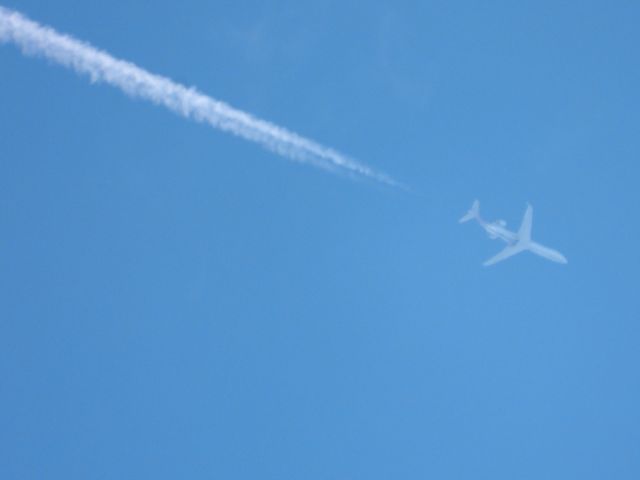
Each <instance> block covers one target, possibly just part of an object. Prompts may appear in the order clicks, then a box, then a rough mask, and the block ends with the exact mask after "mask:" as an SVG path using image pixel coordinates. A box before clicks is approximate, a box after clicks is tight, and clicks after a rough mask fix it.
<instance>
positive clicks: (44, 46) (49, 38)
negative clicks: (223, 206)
mask: <svg viewBox="0 0 640 480" xmlns="http://www.w3.org/2000/svg"><path fill="white" fill-rule="evenodd" d="M0 43H13V44H15V45H17V46H18V47H20V48H21V49H22V51H23V53H25V54H29V55H38V56H42V57H45V58H48V59H49V60H51V61H53V62H56V63H58V64H60V65H62V66H64V67H67V68H71V69H73V70H74V71H75V72H77V73H78V74H82V75H88V76H89V77H90V78H91V81H92V82H104V83H108V84H110V85H113V86H114V87H117V88H119V89H121V90H122V91H124V92H125V93H127V94H129V95H131V96H132V97H138V98H144V99H147V100H150V101H151V102H153V103H156V104H158V105H163V106H165V107H166V108H168V109H169V110H171V111H172V112H174V113H177V114H178V115H181V116H183V117H186V118H190V119H193V120H196V121H199V122H204V123H208V124H209V125H211V126H212V127H214V128H217V129H220V130H224V131H226V132H230V133H232V134H234V135H237V136H239V137H242V138H244V139H246V140H250V141H252V142H256V143H259V144H260V145H262V146H263V147H265V148H267V149H269V150H271V151H273V152H275V153H277V154H279V155H282V156H284V157H287V158H290V159H292V160H296V161H299V162H302V163H308V164H312V165H315V166H317V167H320V168H324V169H327V170H332V171H337V172H340V171H341V172H344V173H347V174H350V175H356V176H360V177H366V178H370V179H374V180H377V181H379V182H382V183H386V184H388V185H393V186H400V185H399V184H398V183H397V182H396V181H395V180H393V179H392V178H390V177H388V176H387V175H384V174H382V173H379V172H376V171H374V170H373V169H371V168H369V167H367V166H366V165H363V164H361V163H359V162H356V161H355V160H353V159H351V158H349V157H347V156H345V155H343V154H341V153H340V152H337V151H335V150H333V149H331V148H328V147H325V146H322V145H320V144H318V143H316V142H314V141H312V140H309V139H306V138H304V137H301V136H300V135H297V134H295V133H293V132H290V131H288V130H286V129H284V128H282V127H279V126H277V125H274V124H273V123H270V122H267V121H265V120H261V119H259V118H256V117H254V116H252V115H250V114H248V113H245V112H243V111H241V110H237V109H235V108H233V107H231V106H229V105H227V104H226V103H223V102H220V101H218V100H215V99H214V98H211V97H209V96H207V95H204V94H202V93H200V92H198V91H197V90H196V89H194V88H188V87H185V86H184V85H180V84H179V83H176V82H174V81H172V80H170V79H169V78H166V77H163V76H160V75H154V74H152V73H149V72H147V71H146V70H144V69H142V68H140V67H137V66H136V65H134V64H132V63H129V62H126V61H123V60H118V59H117V58H114V57H112V56H111V55H109V54H108V53H106V52H104V51H101V50H98V49H96V48H94V47H92V46H91V45H89V44H88V43H85V42H82V41H80V40H77V39H75V38H73V37H70V36H68V35H63V34H60V33H58V32H56V31H55V30H53V29H52V28H49V27H46V26H42V25H40V24H38V23H36V22H34V21H32V20H29V19H28V18H26V17H25V16H24V15H21V14H20V13H18V12H16V11H13V10H9V9H7V8H4V7H1V6H0Z"/></svg>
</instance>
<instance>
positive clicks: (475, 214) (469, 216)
mask: <svg viewBox="0 0 640 480" xmlns="http://www.w3.org/2000/svg"><path fill="white" fill-rule="evenodd" d="M479 217H480V202H479V201H478V200H474V201H473V205H471V209H469V211H468V212H467V213H465V214H464V216H463V217H462V218H461V219H460V220H458V222H459V223H464V222H468V221H469V220H473V219H474V218H479Z"/></svg>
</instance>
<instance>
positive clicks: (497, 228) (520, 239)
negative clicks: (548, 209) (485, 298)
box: [459, 200, 567, 267]
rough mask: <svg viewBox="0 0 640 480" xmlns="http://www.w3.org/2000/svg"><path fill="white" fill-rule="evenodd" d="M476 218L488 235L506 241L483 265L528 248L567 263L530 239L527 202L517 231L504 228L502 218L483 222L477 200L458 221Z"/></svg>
mask: <svg viewBox="0 0 640 480" xmlns="http://www.w3.org/2000/svg"><path fill="white" fill-rule="evenodd" d="M474 219H475V220H477V222H478V223H479V224H480V226H481V227H482V228H484V229H485V231H486V232H487V233H488V234H489V237H491V238H493V239H495V238H499V239H500V240H503V241H505V242H506V243H507V246H506V248H505V249H504V250H502V251H501V252H500V253H498V254H497V255H496V256H495V257H492V258H490V259H489V260H487V261H486V262H484V263H483V265H484V266H485V267H488V266H489V265H493V264H494V263H498V262H500V261H502V260H504V259H505V258H509V257H511V256H513V255H515V254H516V253H520V252H523V251H525V250H529V251H530V252H533V253H535V254H536V255H540V256H541V257H544V258H546V259H547V260H551V261H553V262H558V263H567V259H566V258H564V256H563V255H562V254H561V253H560V252H558V251H556V250H553V249H551V248H548V247H545V246H543V245H540V244H539V243H536V242H534V241H532V240H531V222H532V220H533V208H532V207H531V205H529V204H527V210H526V211H525V212H524V217H523V218H522V223H521V224H520V229H519V230H518V232H517V233H515V232H511V231H509V230H507V229H506V228H505V226H506V224H507V223H506V222H505V221H504V220H498V221H496V222H485V221H484V220H483V219H482V218H480V202H478V200H476V201H474V202H473V205H472V206H471V210H469V211H468V212H467V213H466V214H465V215H464V216H463V217H462V218H461V219H460V220H459V222H460V223H464V222H468V221H469V220H474Z"/></svg>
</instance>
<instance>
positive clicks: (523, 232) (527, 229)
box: [518, 203, 533, 243]
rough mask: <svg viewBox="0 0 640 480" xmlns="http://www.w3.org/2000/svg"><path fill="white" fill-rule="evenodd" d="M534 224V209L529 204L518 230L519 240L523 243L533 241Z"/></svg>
mask: <svg viewBox="0 0 640 480" xmlns="http://www.w3.org/2000/svg"><path fill="white" fill-rule="evenodd" d="M532 223H533V207H532V206H531V205H529V204H528V203H527V210H526V211H525V212H524V217H522V223H521V224H520V230H518V240H519V241H521V242H524V243H526V242H530V241H531V224H532Z"/></svg>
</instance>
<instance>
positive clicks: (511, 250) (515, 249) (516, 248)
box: [483, 245, 523, 267]
mask: <svg viewBox="0 0 640 480" xmlns="http://www.w3.org/2000/svg"><path fill="white" fill-rule="evenodd" d="M522 250H523V248H522V247H521V246H520V245H509V246H508V247H506V248H505V249H503V250H502V251H501V252H500V253H498V254H497V255H496V256H494V257H491V258H490V259H489V260H487V261H486V262H484V263H483V265H484V266H485V267H488V266H490V265H493V264H495V263H498V262H501V261H502V260H505V259H507V258H509V257H511V256H513V255H515V254H516V253H520V252H521V251H522Z"/></svg>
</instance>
